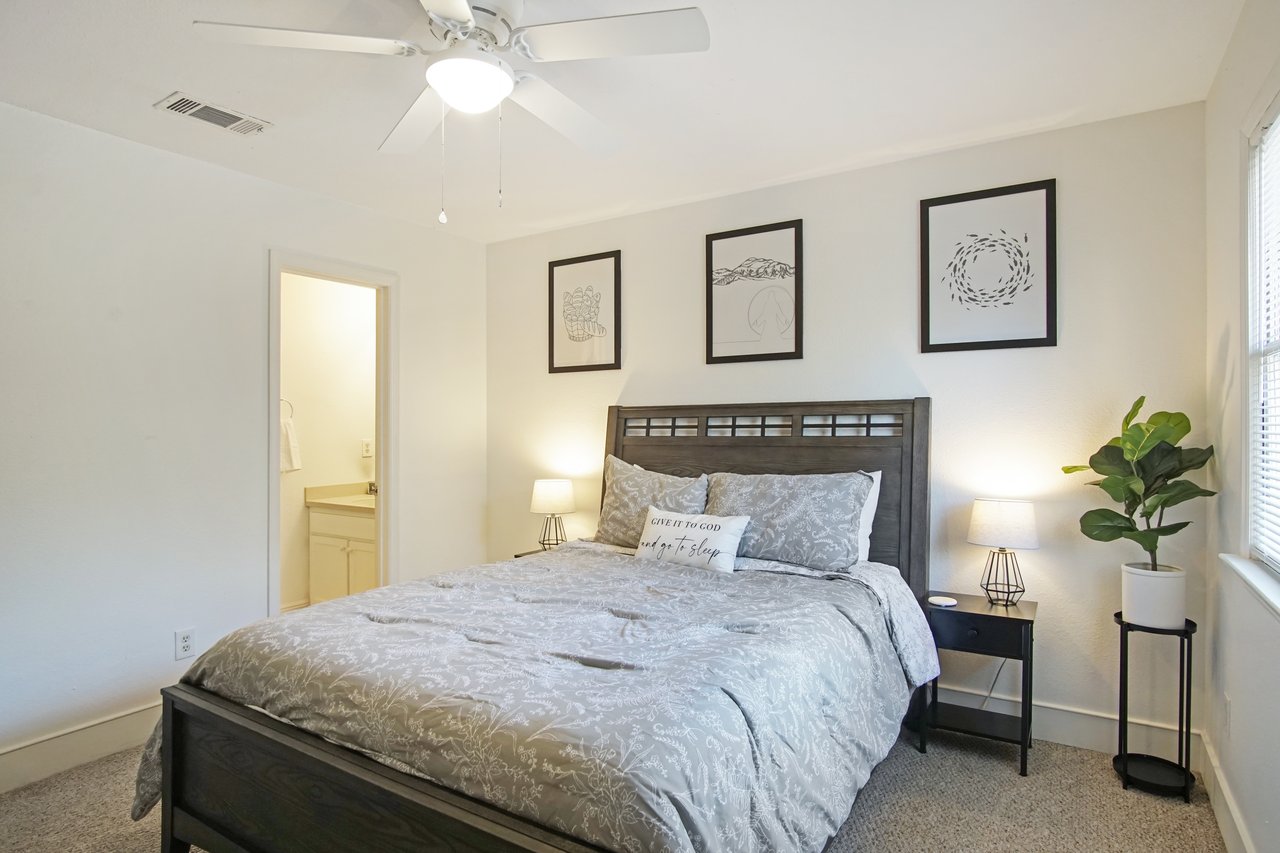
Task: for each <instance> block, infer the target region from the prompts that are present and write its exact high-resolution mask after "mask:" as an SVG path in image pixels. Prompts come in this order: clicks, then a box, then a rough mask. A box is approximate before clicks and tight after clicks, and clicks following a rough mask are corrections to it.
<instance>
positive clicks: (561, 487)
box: [529, 480, 577, 551]
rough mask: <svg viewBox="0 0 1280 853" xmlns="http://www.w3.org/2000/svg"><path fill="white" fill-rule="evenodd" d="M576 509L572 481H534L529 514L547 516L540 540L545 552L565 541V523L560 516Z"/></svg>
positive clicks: (543, 523)
mask: <svg viewBox="0 0 1280 853" xmlns="http://www.w3.org/2000/svg"><path fill="white" fill-rule="evenodd" d="M576 509H577V507H576V506H574V503H573V481H572V480H534V481H533V500H531V501H529V512H536V513H539V514H540V515H545V516H546V520H545V521H543V522H542V538H540V539H539V540H538V544H539V545H541V546H542V549H543V550H544V551H545V550H546V549H547V548H554V547H555V546H556V545H559V544H560V543H561V542H563V541H564V540H565V536H564V522H563V521H561V520H560V516H561V515H564V514H567V513H570V512H574V511H575V510H576Z"/></svg>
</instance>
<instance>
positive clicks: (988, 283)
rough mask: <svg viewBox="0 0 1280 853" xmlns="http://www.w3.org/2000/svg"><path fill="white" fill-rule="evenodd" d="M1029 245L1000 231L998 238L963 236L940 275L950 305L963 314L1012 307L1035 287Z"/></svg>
mask: <svg viewBox="0 0 1280 853" xmlns="http://www.w3.org/2000/svg"><path fill="white" fill-rule="evenodd" d="M1030 242H1031V241H1030V235H1028V234H1025V233H1024V234H1023V235H1022V240H1021V241H1019V240H1018V239H1017V238H1016V237H1012V236H1010V235H1009V232H1007V231H1005V230H1004V229H1003V228H1001V229H1000V233H999V234H982V235H979V234H966V235H965V238H964V239H963V240H960V241H958V242H957V243H956V251H955V254H954V255H952V257H951V261H950V263H948V264H947V267H946V270H945V271H944V272H943V275H942V281H943V283H945V284H946V286H947V290H948V291H949V292H950V295H951V301H952V302H955V303H957V304H959V305H960V307H962V308H964V309H965V310H966V311H969V310H972V309H974V308H1000V307H1004V306H1007V305H1012V304H1013V300H1014V299H1016V298H1017V297H1018V294H1020V293H1026V292H1027V291H1028V290H1030V289H1031V288H1032V287H1033V286H1034V285H1035V274H1034V273H1033V272H1032V269H1031V249H1030ZM992 276H994V277H995V280H994V281H992ZM975 279H977V282H976V283H975Z"/></svg>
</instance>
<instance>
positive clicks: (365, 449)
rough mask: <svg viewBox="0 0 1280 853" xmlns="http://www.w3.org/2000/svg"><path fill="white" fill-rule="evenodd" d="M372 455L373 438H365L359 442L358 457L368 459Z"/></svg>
mask: <svg viewBox="0 0 1280 853" xmlns="http://www.w3.org/2000/svg"><path fill="white" fill-rule="evenodd" d="M372 456H373V439H371V438H366V439H363V440H362V441H361V442H360V458H361V459H368V458H370V457H372Z"/></svg>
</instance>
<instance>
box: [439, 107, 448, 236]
mask: <svg viewBox="0 0 1280 853" xmlns="http://www.w3.org/2000/svg"><path fill="white" fill-rule="evenodd" d="M447 117H448V110H446V109H445V106H444V102H443V101H442V102H441V104H440V215H439V216H438V217H437V219H439V220H440V224H441V225H448V224H449V217H448V216H447V215H446V214H445V212H444V124H445V119H446V118H447Z"/></svg>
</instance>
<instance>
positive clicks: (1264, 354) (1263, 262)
mask: <svg viewBox="0 0 1280 853" xmlns="http://www.w3.org/2000/svg"><path fill="white" fill-rule="evenodd" d="M1277 125H1280V122H1277V123H1276V124H1273V125H1271V126H1268V127H1266V128H1264V129H1263V130H1262V132H1261V135H1260V138H1259V139H1258V140H1257V142H1256V144H1255V146H1254V148H1253V155H1252V158H1251V164H1250V184H1251V187H1250V199H1249V200H1250V205H1249V207H1250V211H1249V212H1250V216H1249V220H1250V221H1249V247H1250V265H1249V266H1250V270H1249V278H1250V282H1249V377H1250V381H1249V385H1250V394H1249V444H1250V447H1249V450H1250V453H1249V468H1250V475H1249V476H1250V500H1249V546H1250V549H1251V550H1252V552H1253V556H1254V557H1255V558H1256V559H1258V560H1260V561H1262V562H1263V563H1265V564H1267V565H1268V566H1270V567H1271V568H1272V569H1274V570H1277V571H1280V130H1278V129H1277Z"/></svg>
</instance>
